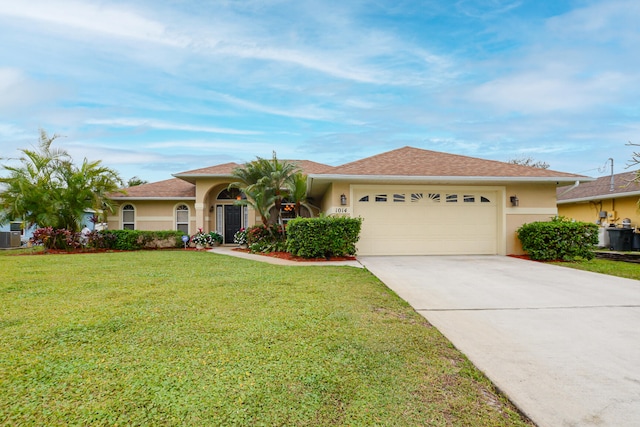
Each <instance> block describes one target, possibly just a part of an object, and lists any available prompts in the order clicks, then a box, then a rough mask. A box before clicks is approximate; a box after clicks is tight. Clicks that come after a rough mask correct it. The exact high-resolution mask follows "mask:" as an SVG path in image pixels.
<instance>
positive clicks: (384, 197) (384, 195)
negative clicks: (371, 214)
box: [376, 194, 387, 202]
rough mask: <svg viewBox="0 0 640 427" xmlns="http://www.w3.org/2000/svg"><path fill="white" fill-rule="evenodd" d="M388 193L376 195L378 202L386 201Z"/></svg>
mask: <svg viewBox="0 0 640 427" xmlns="http://www.w3.org/2000/svg"><path fill="white" fill-rule="evenodd" d="M386 201H387V195H386V194H378V195H376V202H386Z"/></svg>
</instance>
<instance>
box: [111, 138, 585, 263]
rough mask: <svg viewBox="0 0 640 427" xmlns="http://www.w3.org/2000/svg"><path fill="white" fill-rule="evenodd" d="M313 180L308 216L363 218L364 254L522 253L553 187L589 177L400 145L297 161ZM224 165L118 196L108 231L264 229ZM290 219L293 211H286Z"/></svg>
mask: <svg viewBox="0 0 640 427" xmlns="http://www.w3.org/2000/svg"><path fill="white" fill-rule="evenodd" d="M293 162H295V163H297V164H298V166H299V167H300V169H301V170H302V171H303V172H304V173H305V174H306V175H307V185H308V189H307V196H308V202H307V203H306V204H305V208H306V209H305V210H304V214H305V215H306V216H316V215H318V214H320V213H323V214H326V215H332V214H335V215H347V216H352V217H362V218H363V224H362V232H361V236H360V240H359V242H358V244H357V249H358V254H359V255H435V254H441V255H455V254H500V255H506V254H519V253H522V248H521V246H520V243H519V241H518V239H517V237H516V230H517V229H518V228H519V227H520V226H521V225H522V224H524V223H527V222H533V221H545V220H548V219H550V218H552V217H554V216H555V215H557V213H558V209H557V205H556V188H557V187H559V186H567V185H573V184H574V183H576V182H577V181H581V182H582V181H588V180H590V179H591V178H588V177H585V176H581V175H575V174H571V173H564V172H557V171H552V170H548V169H540V168H535V167H529V166H522V165H516V164H511V163H504V162H499V161H493V160H484V159H479V158H473V157H467V156H460V155H454V154H448V153H442V152H436V151H429V150H423V149H419V148H413V147H403V148H399V149H396V150H392V151H388V152H385V153H382V154H378V155H375V156H371V157H367V158H364V159H361V160H357V161H354V162H351V163H347V164H344V165H341V166H335V167H333V166H329V165H324V164H320V163H315V162H312V161H308V160H305V161H293ZM238 166H241V165H239V164H236V163H226V164H220V165H215V166H211V167H208V168H203V169H197V170H192V171H187V172H181V173H177V174H174V175H173V176H174V178H173V179H168V180H165V181H160V182H155V183H149V184H144V185H140V186H136V187H131V188H128V189H126V191H127V193H126V194H117V195H114V196H113V200H114V202H116V203H117V205H118V208H117V212H116V213H115V214H113V215H111V216H109V217H108V227H109V228H111V229H120V228H131V229H145V230H166V229H177V230H182V231H184V232H185V234H193V233H194V232H195V231H197V229H198V228H202V229H203V230H204V231H212V230H215V231H218V232H220V233H222V234H223V236H224V241H225V243H232V242H233V234H234V233H235V232H236V231H237V230H238V229H240V228H241V227H247V226H251V225H254V224H256V223H259V221H260V218H259V216H257V215H256V213H255V212H254V211H253V210H252V209H250V208H248V207H242V206H238V205H236V204H235V201H236V199H237V198H240V197H242V195H241V194H239V193H238V192H237V191H230V190H228V185H229V183H231V182H234V181H235V179H234V177H233V176H232V174H231V172H232V171H233V169H234V168H236V167H238ZM283 209H284V210H285V211H283V213H284V214H286V213H287V212H288V211H289V209H288V207H287V204H286V203H285V204H284V206H283Z"/></svg>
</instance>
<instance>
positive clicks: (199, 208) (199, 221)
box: [194, 203, 207, 232]
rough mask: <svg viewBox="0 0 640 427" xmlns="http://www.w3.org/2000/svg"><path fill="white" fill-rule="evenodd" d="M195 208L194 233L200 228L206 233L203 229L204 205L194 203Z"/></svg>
mask: <svg viewBox="0 0 640 427" xmlns="http://www.w3.org/2000/svg"><path fill="white" fill-rule="evenodd" d="M195 208H196V229H195V230H194V232H195V231H197V230H198V229H199V228H202V229H203V230H204V231H207V230H205V229H204V203H196V204H195Z"/></svg>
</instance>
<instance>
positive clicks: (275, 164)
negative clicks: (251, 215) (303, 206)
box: [229, 151, 298, 224]
mask: <svg viewBox="0 0 640 427" xmlns="http://www.w3.org/2000/svg"><path fill="white" fill-rule="evenodd" d="M297 171H298V167H297V166H296V165H295V164H293V163H290V162H287V161H279V160H278V158H277V157H276V153H275V151H274V152H273V157H272V159H271V160H267V159H263V158H261V157H258V158H256V160H254V161H252V162H249V163H246V164H245V165H244V166H242V167H239V168H236V169H234V171H233V172H232V174H233V176H234V177H235V178H237V179H238V181H236V182H232V183H231V184H229V188H239V189H240V190H241V191H242V192H243V193H244V194H245V196H247V200H246V201H244V200H240V201H239V202H238V203H240V204H249V205H251V206H252V207H253V208H254V209H255V210H256V211H257V212H258V213H259V214H260V216H261V219H262V222H263V224H267V222H268V220H269V219H270V218H269V217H270V215H269V209H271V206H274V205H275V210H276V212H277V218H276V222H277V223H281V222H282V221H281V217H280V209H281V207H282V200H283V199H284V198H286V197H287V196H288V195H289V187H290V184H289V182H290V180H291V177H292V176H293V175H294V174H295V173H296V172H297Z"/></svg>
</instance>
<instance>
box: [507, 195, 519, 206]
mask: <svg viewBox="0 0 640 427" xmlns="http://www.w3.org/2000/svg"><path fill="white" fill-rule="evenodd" d="M509 200H510V201H511V206H518V205H519V204H520V200H518V196H511V197H509Z"/></svg>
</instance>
